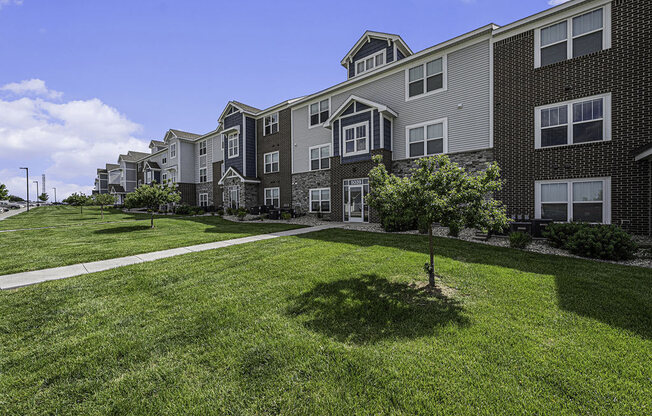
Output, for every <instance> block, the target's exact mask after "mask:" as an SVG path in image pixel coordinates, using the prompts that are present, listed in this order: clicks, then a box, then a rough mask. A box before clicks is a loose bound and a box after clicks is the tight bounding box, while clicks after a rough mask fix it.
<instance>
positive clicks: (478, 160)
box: [392, 149, 494, 177]
mask: <svg viewBox="0 0 652 416" xmlns="http://www.w3.org/2000/svg"><path fill="white" fill-rule="evenodd" d="M448 157H449V158H450V160H451V161H452V162H456V163H458V164H459V165H460V166H462V167H463V168H465V169H466V171H467V172H479V171H481V170H484V169H486V167H487V164H489V163H491V162H493V161H494V152H493V151H492V150H491V149H485V150H476V151H473V152H463V153H451V154H449V155H448ZM415 161H416V159H402V160H394V161H392V173H393V174H395V175H396V176H401V177H403V176H408V175H409V173H410V171H411V170H412V169H413V168H415V167H416V163H415Z"/></svg>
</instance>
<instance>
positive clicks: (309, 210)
mask: <svg viewBox="0 0 652 416" xmlns="http://www.w3.org/2000/svg"><path fill="white" fill-rule="evenodd" d="M312 191H319V211H314V210H313V209H312V202H313V199H312ZM322 191H328V211H322V209H321V204H322V202H325V201H326V200H324V199H322V197H321V196H322ZM332 201H333V193H332V191H331V188H311V189H308V212H312V213H315V214H320V213H321V214H330V212H331V210H332V209H333V204H332Z"/></svg>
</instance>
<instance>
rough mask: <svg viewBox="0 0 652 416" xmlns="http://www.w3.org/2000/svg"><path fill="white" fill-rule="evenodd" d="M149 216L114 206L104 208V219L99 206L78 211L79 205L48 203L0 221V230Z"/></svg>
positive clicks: (123, 219)
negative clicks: (121, 209) (125, 211)
mask: <svg viewBox="0 0 652 416" xmlns="http://www.w3.org/2000/svg"><path fill="white" fill-rule="evenodd" d="M144 218H149V216H148V215H146V214H131V213H124V212H122V211H120V210H118V209H115V208H107V207H105V208H104V219H102V215H101V212H100V207H99V206H98V207H95V206H89V207H84V208H83V212H82V213H80V209H79V207H73V206H68V205H50V206H42V207H30V209H29V212H23V213H21V214H18V215H14V216H13V217H9V218H7V219H5V220H2V221H0V230H17V229H23V228H37V227H52V226H58V225H71V224H92V223H97V222H109V221H125V220H135V219H144Z"/></svg>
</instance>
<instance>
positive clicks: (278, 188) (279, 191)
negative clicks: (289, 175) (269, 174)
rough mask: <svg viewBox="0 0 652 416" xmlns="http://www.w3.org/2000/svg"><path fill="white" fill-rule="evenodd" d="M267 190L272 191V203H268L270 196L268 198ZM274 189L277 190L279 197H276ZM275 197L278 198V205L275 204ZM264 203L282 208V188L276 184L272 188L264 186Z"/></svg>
mask: <svg viewBox="0 0 652 416" xmlns="http://www.w3.org/2000/svg"><path fill="white" fill-rule="evenodd" d="M267 191H270V195H271V196H270V198H269V200H270V201H272V203H271V204H268V203H267V201H268V198H267ZM273 191H276V192H277V197H276V198H274V194H273ZM275 199H277V200H278V205H275V204H274V200H275ZM263 203H264V205H266V206H268V205H273V206H274V208H277V209H278V208H281V188H280V187H278V186H275V187H272V188H264V189H263Z"/></svg>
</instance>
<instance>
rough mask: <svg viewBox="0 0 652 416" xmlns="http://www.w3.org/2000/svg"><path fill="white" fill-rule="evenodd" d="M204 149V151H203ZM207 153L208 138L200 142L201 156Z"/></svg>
mask: <svg viewBox="0 0 652 416" xmlns="http://www.w3.org/2000/svg"><path fill="white" fill-rule="evenodd" d="M202 145H203V147H202ZM202 151H203V152H204V153H202ZM207 153H208V144H207V143H206V140H202V141H201V142H199V156H205V155H206V154H207Z"/></svg>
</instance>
